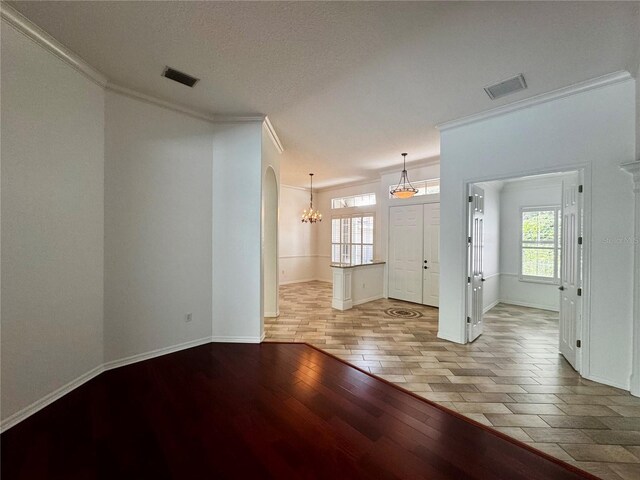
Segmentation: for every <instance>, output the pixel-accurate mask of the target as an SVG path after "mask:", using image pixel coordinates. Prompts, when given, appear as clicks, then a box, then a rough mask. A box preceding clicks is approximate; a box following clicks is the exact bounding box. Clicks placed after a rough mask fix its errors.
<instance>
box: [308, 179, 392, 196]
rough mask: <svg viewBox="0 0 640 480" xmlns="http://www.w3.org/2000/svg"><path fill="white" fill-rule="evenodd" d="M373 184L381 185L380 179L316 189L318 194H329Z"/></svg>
mask: <svg viewBox="0 0 640 480" xmlns="http://www.w3.org/2000/svg"><path fill="white" fill-rule="evenodd" d="M371 183H380V177H372V178H365V179H362V180H357V181H355V182H347V183H338V184H336V185H329V186H326V187H322V188H316V189H315V191H316V192H318V193H321V192H329V191H332V190H341V189H343V188H351V187H360V186H362V185H369V184H371Z"/></svg>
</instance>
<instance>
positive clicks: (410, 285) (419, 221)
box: [388, 202, 440, 307]
mask: <svg viewBox="0 0 640 480" xmlns="http://www.w3.org/2000/svg"><path fill="white" fill-rule="evenodd" d="M388 258H389V260H388V262H389V268H388V275H389V278H388V292H389V293H388V295H389V298H392V299H396V300H404V301H406V302H412V303H420V304H422V305H428V306H431V307H438V306H439V302H440V203H438V202H434V203H424V204H417V205H402V206H394V207H390V208H389V255H388Z"/></svg>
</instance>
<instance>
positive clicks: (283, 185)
mask: <svg viewBox="0 0 640 480" xmlns="http://www.w3.org/2000/svg"><path fill="white" fill-rule="evenodd" d="M280 187H282V188H290V189H291V190H300V191H301V192H308V191H309V189H308V188H306V187H296V186H295V185H287V184H284V183H281V184H280ZM317 191H318V190H317V189H316V192H317Z"/></svg>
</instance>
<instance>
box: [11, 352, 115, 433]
mask: <svg viewBox="0 0 640 480" xmlns="http://www.w3.org/2000/svg"><path fill="white" fill-rule="evenodd" d="M103 371H104V367H103V365H98V366H97V367H95V368H93V369H91V370H89V371H88V372H86V373H83V374H82V375H80V376H79V377H77V378H75V379H73V380H71V381H70V382H68V383H67V384H65V385H63V386H61V387H60V388H58V389H56V390H54V391H53V392H51V393H48V394H47V395H45V396H44V397H42V398H40V399H39V400H36V401H35V402H33V403H32V404H31V405H28V406H26V407H24V408H23V409H21V410H18V411H17V412H15V413H14V414H13V415H10V416H8V417H7V418H5V419H4V420H2V423H1V424H0V432H5V431H6V430H8V429H10V428H11V427H13V426H14V425H17V424H18V423H20V422H21V421H23V420H25V419H26V418H27V417H30V416H31V415H33V414H34V413H36V412H38V411H40V410H42V409H43V408H44V407H46V406H48V405H50V404H52V403H53V402H55V401H56V400H58V399H59V398H61V397H63V396H65V395H66V394H67V393H69V392H71V391H72V390H75V389H76V388H78V387H79V386H81V385H83V384H85V383H87V382H88V381H89V380H91V379H92V378H95V377H97V376H98V375H100V374H101V373H102V372H103Z"/></svg>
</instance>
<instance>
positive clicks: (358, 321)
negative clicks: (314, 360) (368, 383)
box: [265, 282, 640, 480]
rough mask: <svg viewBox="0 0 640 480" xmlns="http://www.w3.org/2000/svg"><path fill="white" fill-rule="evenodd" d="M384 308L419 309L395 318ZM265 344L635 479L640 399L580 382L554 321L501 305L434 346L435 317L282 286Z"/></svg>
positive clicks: (315, 288) (608, 474)
mask: <svg viewBox="0 0 640 480" xmlns="http://www.w3.org/2000/svg"><path fill="white" fill-rule="evenodd" d="M387 309H396V310H403V309H411V310H418V311H419V312H420V313H421V314H422V316H421V317H419V318H398V317H393V316H390V315H388V314H387V313H386V312H385V311H386V310H387ZM265 330H266V337H267V341H269V340H271V341H295V342H307V343H310V344H312V345H314V346H316V347H319V348H321V349H323V350H325V351H326V352H329V353H331V354H333V355H336V356H338V357H340V358H342V359H343V360H346V361H348V362H349V363H352V364H353V365H356V366H358V367H360V368H362V369H364V370H367V371H369V372H371V373H373V374H375V375H377V376H379V377H382V378H384V379H386V380H389V381H391V382H394V383H396V384H398V385H399V386H401V387H403V388H406V389H407V390H410V391H412V392H415V393H417V394H418V395H421V396H423V397H424V398H427V399H429V400H432V401H435V402H438V403H440V404H442V405H444V406H446V407H448V408H450V409H452V410H455V411H457V412H459V413H461V414H463V415H465V416H467V417H469V418H472V419H474V420H476V421H478V422H481V423H483V424H485V425H489V426H492V427H494V428H496V429H497V430H500V431H502V432H504V433H505V434H507V435H510V436H512V437H513V438H516V439H518V440H521V441H523V442H526V443H528V444H530V445H532V446H534V447H536V448H538V449H540V450H542V451H545V452H547V453H549V454H550V455H553V456H555V457H557V458H560V459H562V460H565V461H567V462H569V463H572V464H574V465H577V466H579V467H580V468H583V469H585V470H587V471H589V472H591V473H593V474H595V475H597V476H600V477H602V478H604V479H615V480H620V479H624V480H628V479H636V480H637V479H640V398H636V397H633V396H631V395H629V393H628V392H625V391H623V390H620V389H617V388H613V387H609V386H605V385H601V384H598V383H595V382H592V381H589V380H586V379H583V378H581V377H580V376H579V375H578V374H577V373H576V372H575V371H574V370H573V369H572V368H571V366H570V365H569V364H568V363H567V362H566V361H565V360H564V359H563V358H562V357H561V356H560V355H559V354H558V349H557V345H558V319H557V313H554V312H549V311H545V310H537V309H532V308H526V307H518V306H514V305H504V304H499V305H497V306H496V307H494V308H493V309H492V310H491V311H490V312H488V313H487V314H486V316H485V331H484V334H483V335H482V336H481V337H480V338H478V339H477V340H476V341H475V342H474V343H472V344H469V345H458V344H455V343H451V342H447V341H444V340H440V339H438V338H437V331H438V309H436V308H431V307H423V306H420V305H415V304H411V303H406V302H402V301H398V300H391V299H382V300H376V301H374V302H369V303H366V304H363V305H359V306H357V307H354V308H353V309H351V310H347V311H344V312H341V311H339V310H334V309H332V308H331V284H330V283H326V282H307V283H298V284H291V285H285V286H281V287H280V316H279V317H278V318H268V319H265Z"/></svg>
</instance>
